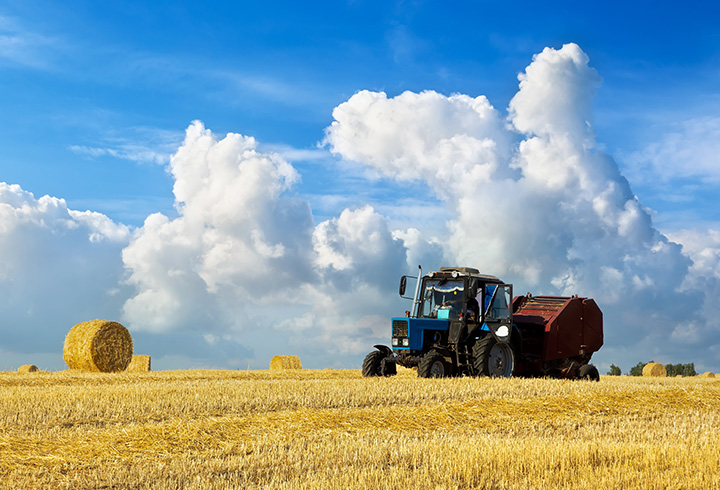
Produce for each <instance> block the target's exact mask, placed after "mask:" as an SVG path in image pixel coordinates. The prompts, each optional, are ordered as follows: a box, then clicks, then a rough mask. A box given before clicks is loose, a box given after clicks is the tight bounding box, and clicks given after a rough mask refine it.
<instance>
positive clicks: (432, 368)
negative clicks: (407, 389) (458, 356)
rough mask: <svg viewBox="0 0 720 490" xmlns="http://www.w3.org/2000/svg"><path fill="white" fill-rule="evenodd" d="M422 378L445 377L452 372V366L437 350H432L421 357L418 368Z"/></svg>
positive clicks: (419, 375)
mask: <svg viewBox="0 0 720 490" xmlns="http://www.w3.org/2000/svg"><path fill="white" fill-rule="evenodd" d="M417 373H418V377H420V378H445V377H446V376H450V375H451V374H452V366H451V365H450V364H449V363H448V362H447V361H446V360H445V358H444V357H443V356H442V355H441V354H440V353H439V352H435V351H430V352H428V353H427V354H425V355H424V356H423V358H422V359H420V364H418V369H417Z"/></svg>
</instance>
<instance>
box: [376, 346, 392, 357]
mask: <svg viewBox="0 0 720 490" xmlns="http://www.w3.org/2000/svg"><path fill="white" fill-rule="evenodd" d="M373 347H375V348H376V349H377V350H379V351H380V352H382V353H383V354H385V355H386V356H392V355H393V351H392V349H391V348H390V347H388V346H387V345H373Z"/></svg>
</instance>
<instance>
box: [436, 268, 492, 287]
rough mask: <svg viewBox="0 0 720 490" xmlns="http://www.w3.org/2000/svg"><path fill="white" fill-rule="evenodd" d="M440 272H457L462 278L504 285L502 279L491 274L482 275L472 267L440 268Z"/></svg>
mask: <svg viewBox="0 0 720 490" xmlns="http://www.w3.org/2000/svg"><path fill="white" fill-rule="evenodd" d="M438 272H440V273H452V272H457V273H458V275H461V276H470V277H477V278H478V279H481V280H482V281H484V282H496V283H498V284H502V281H501V280H500V278H498V277H495V276H491V275H489V274H480V271H479V270H477V269H474V268H472V267H440V270H439V271H438Z"/></svg>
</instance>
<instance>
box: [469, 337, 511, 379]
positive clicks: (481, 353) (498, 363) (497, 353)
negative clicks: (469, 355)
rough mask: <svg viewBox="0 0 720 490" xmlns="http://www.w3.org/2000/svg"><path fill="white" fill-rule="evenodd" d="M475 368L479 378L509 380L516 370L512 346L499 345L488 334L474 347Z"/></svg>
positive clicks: (506, 344)
mask: <svg viewBox="0 0 720 490" xmlns="http://www.w3.org/2000/svg"><path fill="white" fill-rule="evenodd" d="M473 366H474V367H475V372H476V373H477V375H478V376H492V377H496V378H509V377H510V376H512V373H513V370H514V369H515V352H514V351H513V348H512V345H510V344H509V343H499V342H498V341H497V340H496V339H495V337H493V336H492V335H491V334H489V333H488V334H487V335H486V336H485V337H483V338H481V339H480V340H478V341H477V342H475V345H474V346H473Z"/></svg>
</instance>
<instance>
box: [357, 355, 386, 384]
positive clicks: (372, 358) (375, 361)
mask: <svg viewBox="0 0 720 490" xmlns="http://www.w3.org/2000/svg"><path fill="white" fill-rule="evenodd" d="M383 358H385V354H384V353H382V352H380V351H379V350H374V351H372V352H371V353H370V354H368V355H367V356H365V360H364V361H363V365H362V375H363V377H365V378H369V377H372V376H382V360H383Z"/></svg>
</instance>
